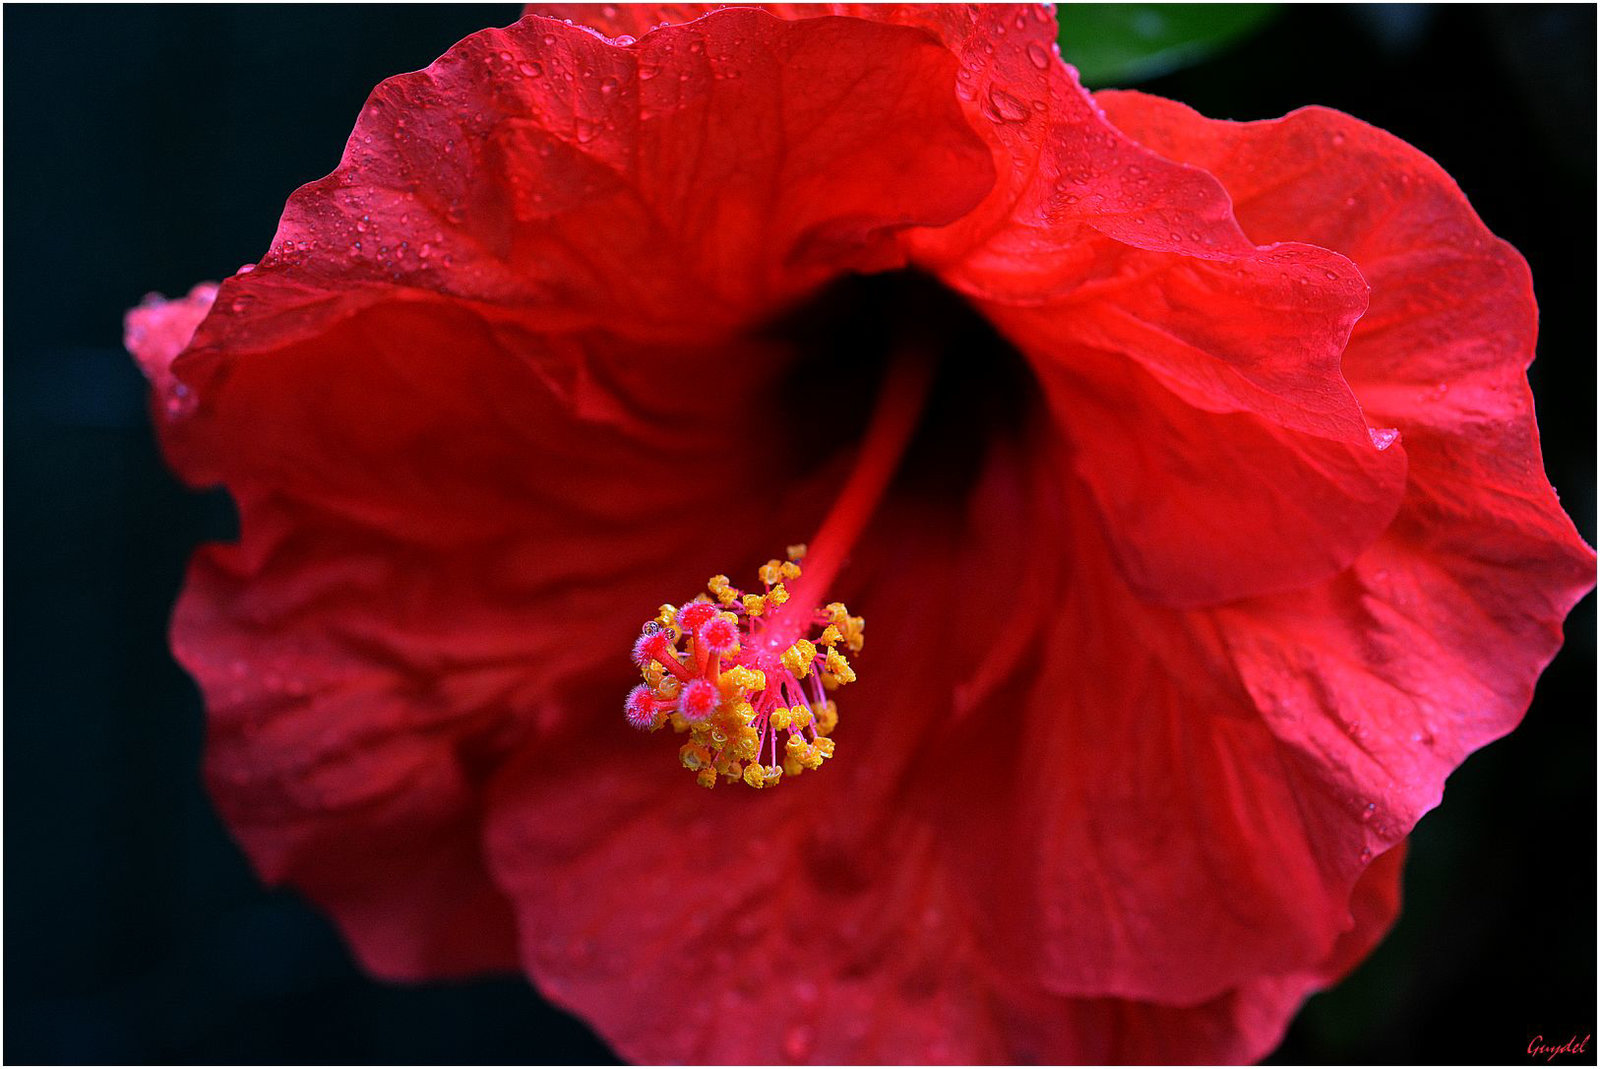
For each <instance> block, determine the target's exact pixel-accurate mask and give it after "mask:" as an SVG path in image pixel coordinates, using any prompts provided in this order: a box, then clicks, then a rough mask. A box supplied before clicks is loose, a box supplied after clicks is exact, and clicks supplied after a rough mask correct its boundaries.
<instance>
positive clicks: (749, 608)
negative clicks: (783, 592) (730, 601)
mask: <svg viewBox="0 0 1600 1069" xmlns="http://www.w3.org/2000/svg"><path fill="white" fill-rule="evenodd" d="M766 611H767V599H766V597H765V596H764V595H762V594H746V595H745V596H744V612H745V615H746V616H760V615H761V614H762V613H764V612H766Z"/></svg>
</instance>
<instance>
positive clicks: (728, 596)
mask: <svg viewBox="0 0 1600 1069" xmlns="http://www.w3.org/2000/svg"><path fill="white" fill-rule="evenodd" d="M706 589H707V590H709V591H711V593H712V594H714V595H715V596H716V599H717V601H719V602H721V603H722V604H723V605H732V604H733V603H734V602H736V601H738V600H739V593H740V592H739V588H738V587H736V586H734V585H733V584H732V583H730V582H728V577H727V576H725V575H713V576H712V577H711V578H710V579H709V580H707V581H706Z"/></svg>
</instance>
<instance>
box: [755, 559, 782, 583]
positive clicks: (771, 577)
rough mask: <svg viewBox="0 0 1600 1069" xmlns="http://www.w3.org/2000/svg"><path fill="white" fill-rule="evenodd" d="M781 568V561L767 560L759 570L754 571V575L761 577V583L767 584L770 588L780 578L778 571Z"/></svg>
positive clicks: (780, 574)
mask: <svg viewBox="0 0 1600 1069" xmlns="http://www.w3.org/2000/svg"><path fill="white" fill-rule="evenodd" d="M782 566H783V562H782V561H777V560H769V561H767V563H765V564H763V565H762V566H761V567H760V568H758V569H756V574H757V575H759V576H760V577H761V581H762V582H763V583H765V584H767V585H768V586H772V585H773V584H774V583H776V582H777V581H778V580H779V579H781V578H782V573H781V572H780V571H779V570H778V569H779V568H781V567H782Z"/></svg>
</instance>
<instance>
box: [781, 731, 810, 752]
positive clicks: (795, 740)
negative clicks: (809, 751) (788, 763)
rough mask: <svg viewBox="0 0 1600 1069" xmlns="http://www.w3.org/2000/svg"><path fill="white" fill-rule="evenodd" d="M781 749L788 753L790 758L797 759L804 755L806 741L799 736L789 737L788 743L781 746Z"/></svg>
mask: <svg viewBox="0 0 1600 1069" xmlns="http://www.w3.org/2000/svg"><path fill="white" fill-rule="evenodd" d="M783 748H784V749H785V750H788V751H789V754H790V756H792V757H799V756H801V755H802V754H803V753H805V749H806V740H805V739H804V738H802V737H801V736H799V735H790V736H789V741H788V742H786V743H784V744H783Z"/></svg>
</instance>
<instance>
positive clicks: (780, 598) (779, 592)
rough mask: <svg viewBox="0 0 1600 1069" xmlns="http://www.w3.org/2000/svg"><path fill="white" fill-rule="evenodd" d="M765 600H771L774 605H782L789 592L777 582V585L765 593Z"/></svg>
mask: <svg viewBox="0 0 1600 1069" xmlns="http://www.w3.org/2000/svg"><path fill="white" fill-rule="evenodd" d="M767 600H768V601H770V602H772V604H774V605H782V604H783V603H784V602H786V601H788V600H789V592H788V591H787V590H785V589H784V588H783V584H782V583H779V584H778V585H777V586H775V587H773V588H772V592H771V593H770V594H768V595H767Z"/></svg>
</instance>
